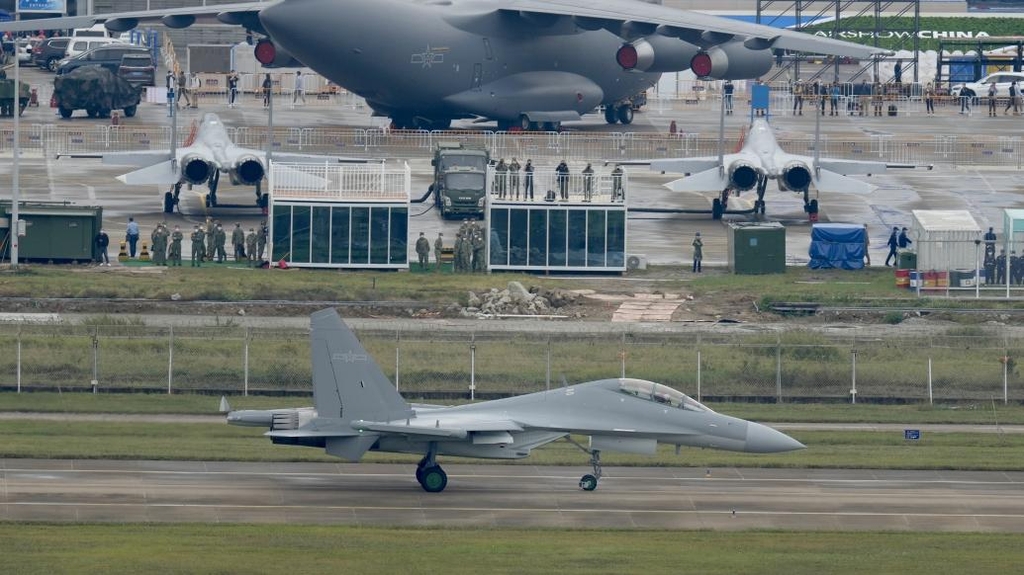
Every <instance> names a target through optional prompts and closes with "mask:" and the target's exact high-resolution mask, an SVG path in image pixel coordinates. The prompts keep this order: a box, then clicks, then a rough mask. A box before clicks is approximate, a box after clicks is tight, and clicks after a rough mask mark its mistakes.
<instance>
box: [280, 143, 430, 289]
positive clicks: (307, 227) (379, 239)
mask: <svg viewBox="0 0 1024 575" xmlns="http://www.w3.org/2000/svg"><path fill="white" fill-rule="evenodd" d="M270 173H271V184H270V222H269V224H270V240H271V246H270V247H271V251H270V253H271V257H272V259H273V261H280V260H282V259H283V260H284V261H285V262H287V263H288V265H289V266H295V267H310V268H353V269H357V268H363V269H367V268H368V269H408V267H409V256H408V252H409V250H408V242H409V187H410V172H409V167H408V165H405V166H404V167H403V168H401V169H387V168H385V167H384V166H383V165H381V166H365V165H358V166H345V165H324V164H285V163H277V162H273V163H272V166H271V172H270Z"/></svg>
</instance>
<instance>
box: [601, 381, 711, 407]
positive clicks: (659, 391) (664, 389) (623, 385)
mask: <svg viewBox="0 0 1024 575" xmlns="http://www.w3.org/2000/svg"><path fill="white" fill-rule="evenodd" d="M619 391H621V392H622V393H625V394H627V395H632V396H634V397H639V398H641V399H646V400H649V401H653V402H655V403H664V404H667V405H671V406H672V407H678V408H679V409H687V410H690V411H709V412H710V411H712V410H711V409H708V408H707V407H705V406H704V405H703V404H702V403H700V402H699V401H697V400H695V399H693V398H692V397H690V396H689V395H686V394H685V393H683V392H681V391H678V390H675V389H672V388H671V387H669V386H667V385H662V384H660V383H654V382H653V381H645V380H643V379H630V378H626V379H620V380H619Z"/></svg>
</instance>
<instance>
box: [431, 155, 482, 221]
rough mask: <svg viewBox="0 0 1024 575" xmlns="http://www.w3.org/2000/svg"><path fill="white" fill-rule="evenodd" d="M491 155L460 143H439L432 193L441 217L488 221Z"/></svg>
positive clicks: (434, 161)
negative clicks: (485, 217)
mask: <svg viewBox="0 0 1024 575" xmlns="http://www.w3.org/2000/svg"><path fill="white" fill-rule="evenodd" d="M489 160H490V153H489V152H488V151H487V149H486V148H478V147H471V146H466V145H463V144H462V143H460V142H438V143H437V146H436V147H435V148H434V159H432V160H431V161H430V165H432V166H434V183H432V184H430V189H429V190H428V191H429V192H432V193H433V194H434V204H435V205H436V206H437V209H438V210H439V211H440V212H441V217H443V218H452V217H467V216H471V217H474V218H481V219H482V218H483V217H484V205H485V204H486V202H487V163H488V161H489Z"/></svg>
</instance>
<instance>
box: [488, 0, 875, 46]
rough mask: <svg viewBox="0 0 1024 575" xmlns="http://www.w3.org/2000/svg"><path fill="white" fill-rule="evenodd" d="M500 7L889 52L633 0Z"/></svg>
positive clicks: (644, 30)
mask: <svg viewBox="0 0 1024 575" xmlns="http://www.w3.org/2000/svg"><path fill="white" fill-rule="evenodd" d="M499 11H500V12H503V13H506V14H508V15H514V16H516V17H520V16H529V15H531V14H535V15H548V16H550V15H560V16H571V17H572V18H573V19H574V20H577V21H578V22H579V23H580V24H582V25H583V26H584V27H591V28H605V29H608V30H610V31H611V32H613V33H615V34H618V35H620V36H622V37H623V39H625V40H633V39H635V38H638V37H641V36H644V35H648V34H654V33H657V34H662V35H665V36H672V37H677V38H680V39H682V40H684V41H686V42H690V43H692V44H696V45H698V46H702V45H713V44H720V43H722V42H727V41H730V40H738V41H741V42H744V43H745V44H746V45H747V47H748V48H751V49H759V50H763V49H768V48H773V49H782V50H794V51H797V52H812V53H815V54H832V55H836V56H852V57H856V58H870V57H871V56H873V55H875V54H886V53H888V51H886V50H882V49H880V48H875V47H872V46H865V45H860V44H853V43H851V42H843V41H841V40H833V39H831V38H822V37H819V36H812V35H809V34H805V33H801V32H795V31H792V30H782V29H779V28H774V27H771V26H763V25H759V24H749V23H746V22H740V21H738V20H731V19H728V18H721V17H718V16H711V15H708V14H701V13H699V12H690V11H685V10H677V9H674V8H669V7H666V6H661V5H657V4H648V3H642V2H635V1H629V0H602V1H601V2H593V1H591V0H508V1H507V2H505V3H503V7H502V8H500V9H499Z"/></svg>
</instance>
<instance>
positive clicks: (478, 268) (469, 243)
mask: <svg viewBox="0 0 1024 575" xmlns="http://www.w3.org/2000/svg"><path fill="white" fill-rule="evenodd" d="M437 238H438V241H440V239H441V235H440V234H438V236H437ZM435 243H436V242H435ZM486 252H487V240H486V238H485V237H484V229H483V227H481V226H480V224H478V223H476V222H475V221H470V220H462V225H461V226H459V232H458V233H457V234H456V235H455V260H454V269H455V272H456V273H470V272H483V271H487V261H486V260H485V258H486V255H485V254H486Z"/></svg>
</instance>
